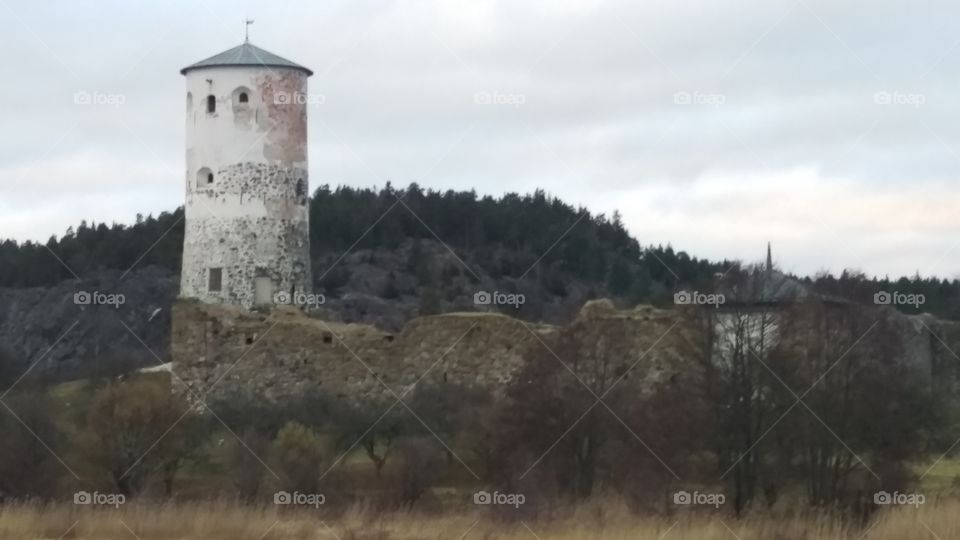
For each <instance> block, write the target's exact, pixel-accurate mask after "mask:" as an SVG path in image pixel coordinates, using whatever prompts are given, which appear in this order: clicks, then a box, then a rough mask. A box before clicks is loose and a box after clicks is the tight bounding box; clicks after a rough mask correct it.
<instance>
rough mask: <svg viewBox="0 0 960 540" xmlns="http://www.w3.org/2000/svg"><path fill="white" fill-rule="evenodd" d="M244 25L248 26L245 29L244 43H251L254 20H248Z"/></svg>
mask: <svg viewBox="0 0 960 540" xmlns="http://www.w3.org/2000/svg"><path fill="white" fill-rule="evenodd" d="M243 23H244V24H245V25H246V26H244V28H243V42H244V43H250V25H251V24H253V19H246V20H245V21H243Z"/></svg>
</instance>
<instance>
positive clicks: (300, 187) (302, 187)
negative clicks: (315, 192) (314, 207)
mask: <svg viewBox="0 0 960 540" xmlns="http://www.w3.org/2000/svg"><path fill="white" fill-rule="evenodd" d="M306 192H307V185H306V183H304V181H303V178H301V179H299V180H297V197H303V195H304V194H305V193H306Z"/></svg>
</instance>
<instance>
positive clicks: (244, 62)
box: [180, 42, 313, 76]
mask: <svg viewBox="0 0 960 540" xmlns="http://www.w3.org/2000/svg"><path fill="white" fill-rule="evenodd" d="M221 66H249V67H266V68H290V69H298V70H300V71H303V72H304V73H306V74H307V75H308V76H309V75H313V72H312V71H310V70H309V69H307V68H305V67H303V66H301V65H300V64H297V63H294V62H291V61H290V60H287V59H286V58H283V57H280V56H277V55H275V54H273V53H272V52H270V51H265V50H263V49H261V48H260V47H257V46H255V45H253V44H251V43H250V42H244V43H243V44H241V45H238V46H236V47H234V48H232V49H229V50H226V51H223V52H222V53H220V54H215V55H213V56H211V57H210V58H207V59H205V60H201V61H199V62H197V63H195V64H190V65H189V66H187V67H185V68H183V69H181V70H180V73H181V74H186V73H187V72H188V71H191V70H194V69H203V68H210V67H221Z"/></svg>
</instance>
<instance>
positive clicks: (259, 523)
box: [0, 502, 960, 540]
mask: <svg viewBox="0 0 960 540" xmlns="http://www.w3.org/2000/svg"><path fill="white" fill-rule="evenodd" d="M0 538H3V539H8V538H9V539H21V540H22V539H40V538H43V539H60V538H64V539H66V538H70V539H77V540H80V539H83V540H88V539H89V540H94V539H95V540H111V539H116V540H130V539H142V540H148V539H164V540H181V539H182V540H186V539H205V540H244V539H250V540H259V539H263V540H270V539H272V540H293V539H303V540H306V539H319V538H331V539H339V540H428V539H429V540H433V539H437V540H439V539H455V540H456V539H462V540H470V539H475V540H479V539H483V540H494V539H502V540H521V539H524V540H536V539H541V540H547V539H556V540H589V539H598V540H599V539H605V540H606V539H608V540H627V539H630V540H636V539H651V540H659V539H663V540H730V539H734V540H737V539H739V540H840V539H844V540H847V539H851V540H852V539H864V540H909V539H921V538H930V539H934V540H936V539H947V538H960V503H957V502H942V503H938V504H928V505H926V506H922V507H920V508H913V507H903V508H896V509H890V510H885V511H883V512H880V513H878V514H876V515H875V516H874V518H873V519H872V520H871V521H870V522H869V523H868V524H866V525H865V526H852V525H845V524H843V523H842V522H840V521H839V520H837V519H831V518H826V517H821V518H815V517H809V516H793V517H787V516H780V517H776V518H774V517H770V516H763V515H758V516H753V517H746V518H742V519H734V518H732V517H729V516H724V515H721V514H708V515H689V514H688V515H678V516H674V517H662V518H654V517H648V518H644V517H638V516H636V515H633V514H631V513H630V512H628V511H627V510H626V509H624V508H622V507H619V506H618V505H615V504H604V505H599V504H597V505H589V506H584V507H580V508H577V509H576V510H573V511H569V512H553V513H552V515H551V516H550V517H531V518H529V519H524V520H522V521H521V520H517V519H514V520H503V519H497V518H496V517H495V516H493V515H491V514H487V513H480V512H473V513H463V514H460V515H447V516H444V515H421V514H413V513H403V512H398V513H385V514H384V513H377V512H373V511H370V510H365V509H362V508H359V507H357V508H353V509H350V510H348V511H346V512H344V513H340V514H339V515H337V516H333V515H331V514H325V513H324V511H319V512H317V511H313V510H288V509H284V510H278V509H277V508H276V507H274V506H269V507H243V506H235V505H229V504H226V503H202V504H181V505H175V504H170V505H140V504H128V505H124V506H122V507H120V508H118V509H114V508H95V507H89V506H74V505H69V504H67V505H56V506H38V505H26V506H5V507H3V508H2V509H0Z"/></svg>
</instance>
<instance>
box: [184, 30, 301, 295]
mask: <svg viewBox="0 0 960 540" xmlns="http://www.w3.org/2000/svg"><path fill="white" fill-rule="evenodd" d="M180 73H181V74H183V75H184V76H185V77H186V82H187V91H186V120H187V122H186V126H187V127H186V145H187V167H186V169H187V170H186V203H185V206H184V212H185V230H184V239H183V270H182V274H181V279H180V296H181V297H184V298H195V299H198V300H200V301H202V302H206V303H211V304H233V305H238V306H243V307H245V308H247V309H249V308H251V307H255V306H260V305H270V304H274V303H276V302H281V303H290V302H293V301H295V299H296V298H297V297H298V296H300V295H302V294H304V293H309V292H310V282H311V274H310V233H309V230H310V229H309V225H308V213H309V212H308V204H307V197H308V194H309V183H308V180H307V102H308V99H307V95H308V94H307V77H309V76H310V75H312V74H313V73H312V72H311V71H310V70H309V69H307V68H305V67H303V66H300V65H297V64H295V63H293V62H291V61H289V60H285V59H283V58H281V57H279V56H277V55H275V54H272V53H269V52H267V51H265V50H263V49H261V48H259V47H255V46H253V45H251V44H250V43H249V42H244V43H243V44H242V45H240V46H238V47H234V48H232V49H230V50H228V51H225V52H222V53H220V54H218V55H215V56H212V57H210V58H207V59H206V60H202V61H200V62H197V63H195V64H192V65H189V66H187V67H185V68H183V69H182V70H181V71H180Z"/></svg>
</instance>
